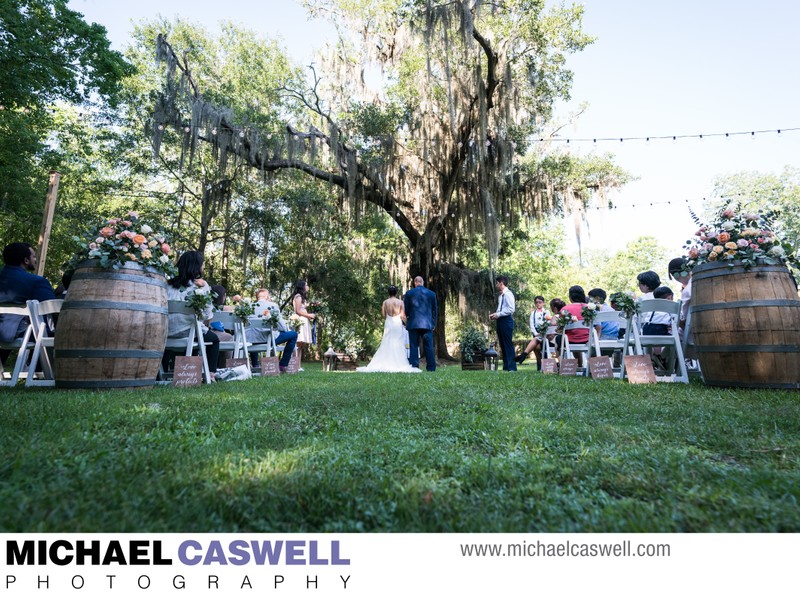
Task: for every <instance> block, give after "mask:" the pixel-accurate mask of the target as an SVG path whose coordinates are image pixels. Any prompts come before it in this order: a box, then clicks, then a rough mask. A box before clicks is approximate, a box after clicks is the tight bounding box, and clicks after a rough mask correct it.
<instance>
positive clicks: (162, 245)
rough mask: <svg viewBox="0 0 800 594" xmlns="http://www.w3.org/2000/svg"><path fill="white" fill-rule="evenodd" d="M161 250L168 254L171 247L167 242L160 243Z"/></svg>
mask: <svg viewBox="0 0 800 594" xmlns="http://www.w3.org/2000/svg"><path fill="white" fill-rule="evenodd" d="M161 251H162V252H163V253H165V254H166V255H168V256H169V254H170V252H171V251H172V248H171V247H169V244H168V243H162V244H161Z"/></svg>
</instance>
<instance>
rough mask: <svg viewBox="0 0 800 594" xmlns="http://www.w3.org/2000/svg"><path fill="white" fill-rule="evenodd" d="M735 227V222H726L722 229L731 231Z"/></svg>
mask: <svg viewBox="0 0 800 594" xmlns="http://www.w3.org/2000/svg"><path fill="white" fill-rule="evenodd" d="M735 226H736V223H734V222H733V221H725V222H724V223H722V228H723V229H725V231H731V230H732V229H733V228H734V227H735Z"/></svg>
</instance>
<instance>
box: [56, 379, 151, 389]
mask: <svg viewBox="0 0 800 594" xmlns="http://www.w3.org/2000/svg"><path fill="white" fill-rule="evenodd" d="M154 384H155V379H137V380H69V381H66V380H56V388H143V387H148V386H153V385H154Z"/></svg>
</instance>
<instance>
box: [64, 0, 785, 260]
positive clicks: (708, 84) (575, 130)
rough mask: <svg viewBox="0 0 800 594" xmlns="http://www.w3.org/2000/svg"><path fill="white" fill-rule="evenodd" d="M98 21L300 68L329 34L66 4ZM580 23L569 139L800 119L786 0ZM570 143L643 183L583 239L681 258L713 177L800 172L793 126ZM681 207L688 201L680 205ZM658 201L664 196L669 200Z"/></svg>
mask: <svg viewBox="0 0 800 594" xmlns="http://www.w3.org/2000/svg"><path fill="white" fill-rule="evenodd" d="M69 4H70V7H71V8H73V9H74V10H77V11H79V12H82V13H83V14H84V15H86V18H87V20H89V21H93V22H98V23H100V24H102V25H104V26H105V27H106V28H107V29H108V32H109V38H110V39H111V41H112V44H113V45H114V47H116V48H117V49H122V48H123V47H124V45H125V44H126V42H127V39H128V34H129V32H130V30H131V29H132V24H131V21H134V22H135V21H138V20H141V19H143V18H152V17H154V16H155V15H157V14H159V13H160V14H162V15H164V16H166V17H170V18H171V17H174V16H176V15H179V16H181V17H182V18H185V19H187V20H191V21H197V22H201V23H203V24H204V25H205V26H206V27H207V28H208V29H209V30H212V31H213V30H215V28H216V26H217V23H219V21H221V20H231V21H233V22H237V23H242V24H244V25H246V26H247V27H249V28H251V29H254V30H256V31H258V32H260V33H262V34H264V35H267V36H270V37H273V38H278V39H280V40H281V41H282V42H283V44H284V45H285V46H286V47H287V49H288V50H289V52H290V54H291V55H293V56H294V57H295V58H296V59H297V60H298V61H300V62H301V63H307V62H308V61H309V60H310V58H311V57H312V52H313V50H314V49H315V47H318V46H319V45H320V44H321V43H322V41H323V40H324V38H325V36H326V31H327V30H328V29H327V28H326V27H325V26H323V25H321V24H319V23H315V22H313V21H312V22H309V20H308V18H307V16H306V14H305V12H304V10H303V9H302V8H301V7H300V6H299V5H298V4H296V3H294V2H292V1H291V0H262V1H260V2H255V1H253V0H235V1H234V2H230V3H227V4H223V5H220V4H219V3H217V2H210V1H208V0H161V1H155V0H137V1H136V2H125V3H118V2H116V1H115V0H70V3H69ZM585 6H586V14H585V18H584V30H585V31H587V32H588V33H590V34H592V35H594V36H596V37H597V41H596V43H595V44H593V45H591V46H590V47H589V48H587V49H586V50H585V51H584V52H582V53H581V54H577V55H575V56H572V57H571V59H570V61H569V65H570V67H571V68H572V69H573V71H574V73H575V78H574V85H573V92H572V96H573V100H572V102H571V103H570V104H562V105H560V106H559V109H558V113H559V114H560V115H561V117H563V118H566V117H567V115H568V114H569V113H570V112H571V111H572V110H574V109H576V107H577V105H578V104H580V103H588V108H587V110H586V111H585V113H584V114H583V115H582V116H581V117H580V118H579V119H578V120H577V122H576V123H575V124H574V125H568V126H566V127H565V128H564V129H563V130H562V131H561V134H562V136H564V137H569V138H594V137H597V138H602V137H614V138H618V137H639V136H672V135H683V134H710V133H720V132H723V133H724V132H740V131H751V130H776V129H786V128H797V127H800V113H798V98H800V76H798V72H799V71H800V69H799V68H798V64H797V60H798V55H799V54H800V52H798V50H797V47H796V44H797V36H798V33H797V30H796V25H797V23H798V22H800V3H797V2H786V1H785V0H762V1H760V2H752V1H743V0H670V2H650V1H647V0H588V1H587V2H585ZM569 148H570V150H571V151H574V152H580V153H588V152H591V151H598V152H612V153H613V154H614V155H615V156H616V162H617V163H618V164H619V165H620V166H622V167H623V168H625V169H627V170H628V171H630V172H631V173H632V174H633V175H634V176H636V177H638V178H640V179H639V180H638V181H635V182H633V183H631V184H629V185H628V186H627V187H626V188H624V189H623V190H622V191H621V192H620V193H618V194H616V195H615V196H614V201H615V203H617V204H618V207H619V208H617V209H615V210H613V211H610V212H609V211H598V210H590V211H589V217H588V223H589V225H588V230H586V232H588V236H586V237H585V243H584V245H585V247H589V248H595V249H600V248H604V249H610V250H616V249H620V248H622V247H623V246H624V244H625V243H626V242H628V241H630V240H632V239H634V238H636V237H638V236H641V235H653V236H655V237H656V238H657V239H658V240H659V241H660V242H661V243H662V244H664V245H665V247H667V248H669V249H670V250H674V252H675V255H680V251H681V247H682V245H683V242H684V241H685V239H686V238H688V236H689V235H690V234H691V233H692V232H693V230H694V229H693V227H694V226H693V224H692V222H691V219H690V218H689V214H688V209H687V205H691V206H692V208H694V209H696V210H701V209H702V207H703V198H704V197H706V196H708V194H709V192H710V190H711V188H712V182H713V179H714V178H715V177H717V176H721V175H726V174H730V173H735V172H739V171H760V172H780V171H781V170H782V169H783V168H784V166H786V165H792V166H796V167H800V131H798V132H788V133H783V134H781V135H778V134H776V133H773V134H764V135H756V136H755V137H752V138H751V137H744V136H742V137H731V138H727V139H726V138H704V139H702V140H699V139H686V140H677V141H672V140H659V141H651V142H649V143H646V142H644V141H626V142H623V143H619V142H618V141H616V142H605V143H603V142H598V143H597V144H594V143H577V142H571V143H570V145H569ZM687 201H688V202H687ZM667 202H669V204H667Z"/></svg>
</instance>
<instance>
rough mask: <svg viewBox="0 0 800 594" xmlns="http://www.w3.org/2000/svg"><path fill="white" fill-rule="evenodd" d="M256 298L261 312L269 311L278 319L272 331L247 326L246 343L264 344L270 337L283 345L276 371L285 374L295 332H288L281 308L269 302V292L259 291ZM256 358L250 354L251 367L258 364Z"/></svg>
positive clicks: (292, 349) (295, 338)
mask: <svg viewBox="0 0 800 594" xmlns="http://www.w3.org/2000/svg"><path fill="white" fill-rule="evenodd" d="M256 298H257V299H258V302H257V303H258V304H259V306H260V307H261V311H262V312H263V311H264V310H269V311H270V313H271V315H277V317H278V319H277V321H276V323H275V329H274V330H273V329H271V328H269V327H264V326H262V327H256V326H253V325H251V326H249V327H248V328H247V330H245V338H246V339H247V342H250V343H252V344H264V343H266V342H268V341H269V338H268V337H269V335H271V336H272V338H274V340H275V344H285V346H284V348H283V355H281V360H280V362H279V363H278V369H279V370H280V372H281V373H286V370H287V369H288V367H289V360H290V359H291V358H292V353H293V352H294V349H295V346H296V345H297V332H295V331H294V330H289V328H288V326H287V325H286V322H285V321H284V320H283V316H282V315H281V308H280V307H278V304H277V303H275V302H274V301H271V300H270V294H269V290H267V289H259V290H258V292H257V293H256ZM256 356H257V355H256V353H250V361H251V363H252V365H253V367H255V366H256V364H257V362H258V360H257V359H256Z"/></svg>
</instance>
